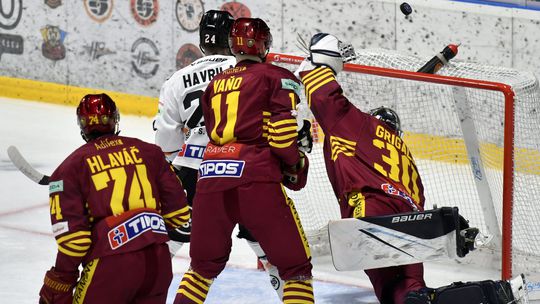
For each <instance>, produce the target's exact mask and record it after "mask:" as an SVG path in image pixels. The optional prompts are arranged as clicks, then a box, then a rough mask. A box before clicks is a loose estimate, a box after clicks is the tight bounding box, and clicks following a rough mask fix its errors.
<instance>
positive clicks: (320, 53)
mask: <svg viewBox="0 0 540 304" xmlns="http://www.w3.org/2000/svg"><path fill="white" fill-rule="evenodd" d="M340 44H341V42H340V41H339V40H338V39H337V38H336V37H334V36H332V35H330V34H325V33H319V34H316V35H314V36H313V37H312V38H311V42H310V46H309V51H310V57H308V58H307V59H306V61H304V62H303V63H302V64H301V65H300V68H299V69H298V70H297V71H296V74H297V75H298V76H299V78H300V79H301V80H302V83H303V84H304V87H305V93H306V100H307V103H308V106H309V107H310V108H311V111H312V112H313V114H315V115H316V116H318V117H319V118H318V122H319V124H320V125H321V126H322V127H323V129H331V128H332V127H333V125H334V124H335V123H337V122H339V121H340V118H341V117H342V116H343V115H344V114H345V113H347V111H349V109H350V107H351V106H352V104H351V103H350V102H349V100H348V99H347V98H346V97H345V96H343V90H342V89H341V86H340V85H339V83H338V82H337V81H336V74H337V73H339V72H341V70H343V57H342V56H341V51H340ZM314 104H316V106H312V105H314Z"/></svg>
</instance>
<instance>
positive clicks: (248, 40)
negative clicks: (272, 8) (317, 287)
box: [174, 18, 314, 304]
mask: <svg viewBox="0 0 540 304" xmlns="http://www.w3.org/2000/svg"><path fill="white" fill-rule="evenodd" d="M229 41H230V43H229V44H230V47H231V51H232V53H233V54H234V55H235V57H236V59H237V61H238V63H237V64H236V66H235V67H233V68H230V69H228V70H225V71H223V72H222V73H221V74H219V75H217V76H216V77H215V78H214V79H213V80H212V82H211V83H210V84H209V85H208V87H207V89H206V91H205V93H204V95H203V97H202V99H201V105H202V108H203V113H204V121H205V127H206V131H207V134H208V135H209V137H210V142H209V144H208V145H207V148H206V152H205V154H204V158H203V161H202V163H201V166H200V167H199V181H198V182H197V192H196V195H195V202H194V204H193V221H192V223H193V226H192V231H191V246H190V256H191V269H190V270H189V271H187V272H186V273H185V275H184V277H183V279H182V282H181V283H180V287H179V289H178V293H177V295H176V299H175V302H174V303H176V304H179V303H202V302H204V300H205V299H206V296H207V293H208V290H209V288H210V286H211V284H212V282H213V279H214V278H215V277H217V276H218V275H219V274H220V273H221V271H222V270H223V269H224V267H225V264H226V262H227V260H228V258H229V253H230V251H231V243H232V242H231V233H232V231H233V228H234V226H235V225H236V223H239V224H242V225H244V226H245V227H246V228H247V229H248V230H249V231H250V232H251V233H252V235H253V236H254V237H255V238H256V239H257V240H258V241H259V243H260V245H261V247H262V249H263V250H264V252H265V253H266V255H267V258H268V261H269V262H270V263H271V264H273V265H275V266H276V267H277V269H278V271H279V275H280V277H281V278H282V279H283V280H284V281H285V284H284V288H283V302H284V303H313V301H314V299H313V288H312V285H311V268H312V266H311V256H310V251H309V246H308V244H307V239H306V236H305V234H304V231H303V229H302V226H301V223H300V219H299V217H298V213H297V212H296V210H295V207H294V203H293V202H292V200H291V199H290V198H288V197H287V195H286V193H285V190H284V188H283V186H285V187H288V188H290V189H293V190H298V189H300V188H302V187H304V185H305V183H306V181H307V169H308V160H307V158H306V157H305V156H304V154H303V153H302V152H301V151H300V150H299V147H298V143H297V142H303V139H304V138H299V136H298V133H297V122H296V117H295V116H294V115H295V113H296V104H297V102H298V100H299V98H298V93H299V91H298V90H299V88H300V84H299V83H298V80H297V79H296V77H295V76H294V75H293V74H292V73H291V72H290V71H288V70H286V69H283V68H281V67H277V66H273V65H270V64H266V63H264V61H265V58H266V55H267V54H268V50H269V48H270V46H271V43H272V36H271V34H270V29H269V28H268V26H267V25H266V23H265V22H264V21H263V20H261V19H258V18H255V19H252V18H239V19H237V20H236V21H235V22H234V24H233V26H232V29H231V32H230V36H229ZM301 134H303V136H310V134H309V132H307V133H306V132H302V133H301ZM308 142H309V141H308Z"/></svg>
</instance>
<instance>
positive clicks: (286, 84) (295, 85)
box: [281, 78, 302, 96]
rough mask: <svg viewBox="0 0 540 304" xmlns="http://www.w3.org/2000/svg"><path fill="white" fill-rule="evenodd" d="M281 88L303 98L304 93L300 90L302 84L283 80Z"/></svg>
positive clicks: (286, 79)
mask: <svg viewBox="0 0 540 304" xmlns="http://www.w3.org/2000/svg"><path fill="white" fill-rule="evenodd" d="M281 87H282V88H283V89H287V90H293V91H294V92H295V93H296V95H298V96H301V94H302V91H301V90H300V87H301V86H300V84H299V83H298V82H296V81H294V80H292V79H288V78H282V79H281Z"/></svg>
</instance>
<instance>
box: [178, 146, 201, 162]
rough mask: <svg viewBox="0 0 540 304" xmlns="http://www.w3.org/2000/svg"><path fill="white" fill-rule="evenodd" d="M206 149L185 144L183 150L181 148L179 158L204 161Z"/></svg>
mask: <svg viewBox="0 0 540 304" xmlns="http://www.w3.org/2000/svg"><path fill="white" fill-rule="evenodd" d="M205 149H206V146H198V145H190V144H187V145H186V144H184V145H182V148H180V151H178V156H181V157H188V158H196V159H203V155H204V150H205Z"/></svg>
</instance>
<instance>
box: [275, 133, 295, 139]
mask: <svg viewBox="0 0 540 304" xmlns="http://www.w3.org/2000/svg"><path fill="white" fill-rule="evenodd" d="M297 136H298V135H297V134H296V133H291V134H286V135H281V136H279V135H272V136H271V137H270V140H272V141H285V140H287V139H291V138H296V137H297Z"/></svg>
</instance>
